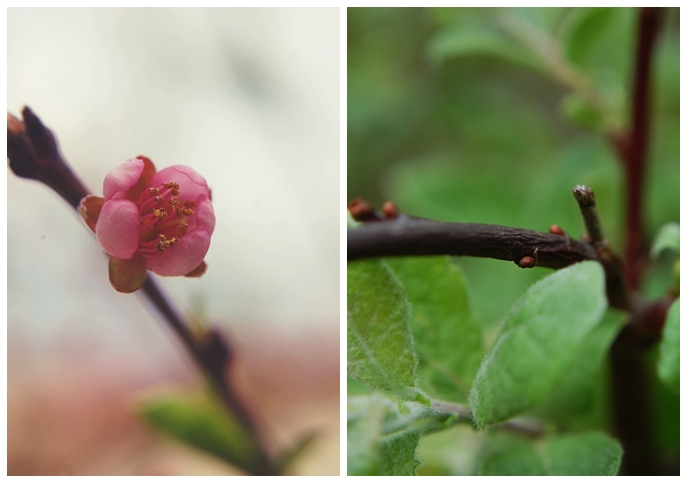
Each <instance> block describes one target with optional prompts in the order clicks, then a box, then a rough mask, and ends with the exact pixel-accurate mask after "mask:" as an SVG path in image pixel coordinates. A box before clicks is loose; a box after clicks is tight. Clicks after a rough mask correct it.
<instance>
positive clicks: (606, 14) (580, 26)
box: [565, 8, 613, 63]
mask: <svg viewBox="0 0 687 483" xmlns="http://www.w3.org/2000/svg"><path fill="white" fill-rule="evenodd" d="M612 16H613V9H612V8H584V9H583V8H580V9H576V11H575V12H574V14H573V19H572V20H571V22H569V25H568V26H567V27H568V31H567V32H566V34H567V35H566V39H565V44H566V45H565V50H566V51H567V54H568V57H569V58H570V60H572V61H573V62H576V63H578V62H580V61H581V59H584V58H585V57H586V56H587V55H588V53H589V51H590V50H592V49H593V48H594V45H595V44H596V42H597V41H598V39H599V38H600V37H601V35H602V34H603V33H604V32H605V31H606V29H607V26H608V25H609V23H610V22H611V21H612V20H613V19H612Z"/></svg>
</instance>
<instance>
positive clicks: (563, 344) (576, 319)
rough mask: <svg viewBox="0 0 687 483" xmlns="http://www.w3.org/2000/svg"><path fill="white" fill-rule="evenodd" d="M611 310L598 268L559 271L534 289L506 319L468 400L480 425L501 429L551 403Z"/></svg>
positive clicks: (586, 265) (586, 266)
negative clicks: (586, 340) (587, 339)
mask: <svg viewBox="0 0 687 483" xmlns="http://www.w3.org/2000/svg"><path fill="white" fill-rule="evenodd" d="M606 306H607V301H606V297H605V288H604V275H603V270H602V268H601V265H599V264H598V263H596V262H581V263H578V264H575V265H573V266H571V267H568V268H565V269H563V270H559V271H558V272H556V273H554V274H552V275H549V276H548V277H546V278H544V279H542V280H540V281H539V282H538V283H536V284H535V285H533V286H532V287H530V289H529V290H528V291H527V293H525V295H524V296H523V297H522V298H521V299H520V300H519V301H518V302H516V303H515V305H514V306H513V307H512V309H511V311H510V312H509V313H508V314H507V315H506V318H505V321H504V323H503V325H502V326H501V329H500V330H499V333H498V334H497V336H496V339H495V340H494V343H493V344H492V347H491V349H490V351H489V354H488V355H487V356H486V357H485V359H484V361H483V362H482V366H481V367H480V370H479V372H478V373H477V377H476V378H475V382H474V384H473V387H472V391H471V392H470V398H469V401H470V407H471V409H472V412H473V416H474V422H475V424H476V425H477V426H478V427H480V428H483V427H485V426H488V425H491V424H494V423H499V422H501V421H504V420H506V419H508V418H510V417H512V416H514V415H516V414H518V413H520V412H522V411H525V410H527V409H529V408H531V407H533V406H534V405H536V404H537V403H539V402H540V401H541V400H542V399H543V398H544V397H546V396H547V394H549V393H550V392H551V390H552V389H553V388H554V387H555V386H556V384H558V382H559V381H560V380H561V378H562V377H563V376H564V375H565V371H566V369H567V368H568V367H570V363H571V362H572V360H573V359H574V356H575V353H576V350H577V348H578V346H579V345H580V344H581V343H582V341H583V340H584V338H585V337H586V336H587V334H589V333H590V332H591V331H592V330H593V329H594V327H596V326H597V325H598V323H599V322H600V321H601V318H602V317H603V314H604V312H605V310H606Z"/></svg>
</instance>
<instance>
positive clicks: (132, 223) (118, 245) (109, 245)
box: [95, 199, 193, 268]
mask: <svg viewBox="0 0 687 483" xmlns="http://www.w3.org/2000/svg"><path fill="white" fill-rule="evenodd" d="M140 226H141V225H140V222H139V215H138V207H137V206H136V204H135V203H134V202H132V201H129V200H118V199H113V200H110V201H106V202H105V204H104V205H103V207H102V210H101V211H100V216H99V217H98V223H97V224H96V225H95V236H96V237H97V238H98V243H99V244H100V246H101V247H102V249H103V250H105V252H106V253H107V254H108V255H110V256H112V257H115V258H121V259H129V258H131V257H133V256H134V253H136V249H137V248H138V237H139V231H140ZM192 268H193V267H192Z"/></svg>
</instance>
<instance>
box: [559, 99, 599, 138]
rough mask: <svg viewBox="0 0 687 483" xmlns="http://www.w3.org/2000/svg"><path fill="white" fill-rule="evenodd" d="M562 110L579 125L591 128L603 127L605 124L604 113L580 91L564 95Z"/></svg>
mask: <svg viewBox="0 0 687 483" xmlns="http://www.w3.org/2000/svg"><path fill="white" fill-rule="evenodd" d="M561 110H562V111H563V114H564V115H565V117H567V118H568V119H570V121H572V122H574V123H575V124H577V125H578V126H582V127H586V128H589V129H601V128H602V127H603V126H604V114H603V113H602V112H600V111H599V110H598V109H597V108H595V107H594V106H592V105H590V104H589V103H588V102H587V101H586V100H585V98H584V97H582V96H581V95H580V94H578V93H575V92H574V93H571V94H568V95H566V96H565V97H563V99H562V100H561Z"/></svg>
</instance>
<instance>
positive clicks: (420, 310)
mask: <svg viewBox="0 0 687 483" xmlns="http://www.w3.org/2000/svg"><path fill="white" fill-rule="evenodd" d="M387 264H388V265H389V267H390V268H391V270H392V271H393V272H394V274H395V275H396V276H397V277H398V279H399V280H400V281H401V282H402V283H403V286H404V288H405V291H406V296H407V298H408V301H409V302H410V307H411V312H412V317H411V320H410V328H411V332H412V334H413V340H414V341H415V351H416V352H417V354H418V356H419V359H420V364H419V369H418V385H419V386H420V387H421V388H422V389H423V390H425V391H427V392H428V393H430V394H432V395H433V396H436V397H439V398H442V399H447V400H450V401H465V395H466V394H467V393H468V392H469V390H470V385H471V384H472V380H473V378H474V376H475V373H476V372H477V369H478V368H479V364H480V361H481V359H482V356H483V355H484V350H483V347H482V333H481V329H480V327H479V326H478V325H477V324H476V322H475V321H474V319H473V318H472V316H471V314H470V310H469V308H468V298H467V297H468V295H467V282H466V280H465V276H464V275H463V272H462V270H461V269H460V267H459V266H458V265H456V264H455V263H453V262H452V261H451V259H450V258H449V257H413V258H395V259H389V260H387Z"/></svg>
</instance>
